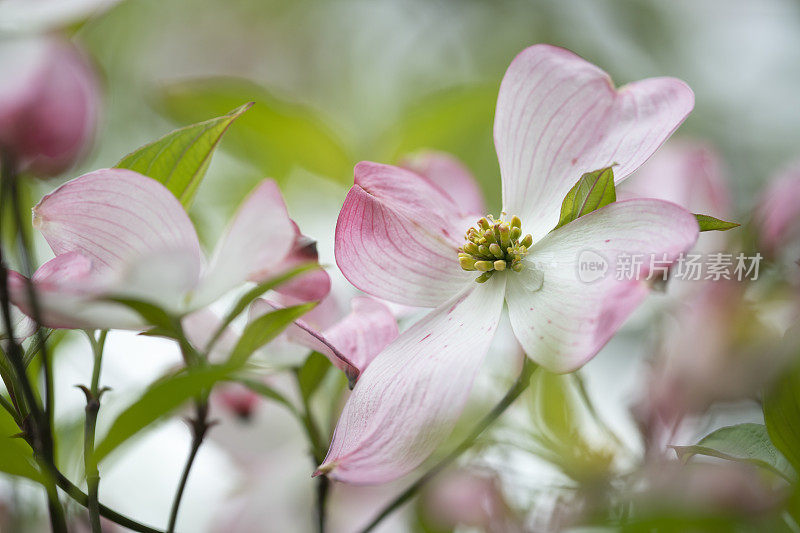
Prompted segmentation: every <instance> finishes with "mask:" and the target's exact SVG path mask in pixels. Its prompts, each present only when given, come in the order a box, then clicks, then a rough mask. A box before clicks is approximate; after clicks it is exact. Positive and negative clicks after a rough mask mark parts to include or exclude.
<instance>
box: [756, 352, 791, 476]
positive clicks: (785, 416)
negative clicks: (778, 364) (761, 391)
mask: <svg viewBox="0 0 800 533" xmlns="http://www.w3.org/2000/svg"><path fill="white" fill-rule="evenodd" d="M762 406H763V409H764V422H765V423H766V426H767V431H768V432H769V437H770V439H771V440H772V443H773V444H774V445H775V447H776V448H777V449H778V450H780V451H781V453H783V455H784V457H786V459H788V460H789V463H791V465H792V466H793V467H794V469H795V471H797V472H800V365H795V366H794V367H793V368H791V369H790V370H789V371H788V372H787V373H786V374H784V375H783V376H781V378H780V379H779V380H778V381H777V382H776V384H775V386H774V387H773V388H772V390H770V391H768V392H767V393H766V394H765V395H764V399H763V402H762Z"/></svg>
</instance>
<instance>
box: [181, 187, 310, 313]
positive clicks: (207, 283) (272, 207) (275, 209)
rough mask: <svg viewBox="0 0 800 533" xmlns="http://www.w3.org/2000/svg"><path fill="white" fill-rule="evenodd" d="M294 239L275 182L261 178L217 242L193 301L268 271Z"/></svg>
mask: <svg viewBox="0 0 800 533" xmlns="http://www.w3.org/2000/svg"><path fill="white" fill-rule="evenodd" d="M294 241H295V230H294V225H293V222H292V221H291V220H290V219H289V214H288V213H287V212H286V204H284V202H283V196H281V192H280V189H279V188H278V185H277V184H276V183H275V182H274V181H273V180H264V181H262V182H261V183H260V184H259V185H258V186H257V187H256V188H255V189H254V190H253V191H252V192H251V193H250V194H249V195H248V196H247V198H245V200H244V202H242V205H240V206H239V209H238V210H237V211H236V214H235V215H234V217H233V220H232V221H231V223H230V224H229V226H228V228H227V230H226V231H225V233H224V234H223V236H222V238H220V241H219V242H218V243H217V248H216V250H215V252H214V257H213V258H212V260H211V262H210V264H209V267H208V269H207V271H206V272H205V274H204V276H203V280H202V282H201V286H200V288H199V289H198V291H197V294H196V295H195V298H194V301H193V304H194V305H195V306H197V307H201V306H203V305H206V304H208V303H210V302H213V301H214V300H216V299H217V298H219V297H220V296H222V295H223V294H225V293H226V292H227V291H229V290H230V289H233V288H234V287H237V286H239V285H240V284H242V283H243V282H244V281H246V280H248V279H258V278H259V276H260V274H261V273H262V272H267V271H272V270H273V269H275V268H276V267H278V266H279V265H281V264H282V263H283V261H285V260H286V257H287V255H288V254H289V252H290V251H291V249H292V246H293V245H294Z"/></svg>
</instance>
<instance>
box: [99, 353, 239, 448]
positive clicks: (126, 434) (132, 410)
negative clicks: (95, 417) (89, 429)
mask: <svg viewBox="0 0 800 533" xmlns="http://www.w3.org/2000/svg"><path fill="white" fill-rule="evenodd" d="M239 369H240V367H236V366H232V365H207V366H203V367H199V368H193V369H190V370H186V371H183V372H180V373H178V374H175V375H171V376H168V377H165V378H163V379H161V380H159V381H157V382H156V383H154V384H153V385H152V386H150V387H149V388H148V389H147V390H146V391H145V392H144V393H143V394H142V395H141V396H140V397H139V399H138V400H136V401H135V402H134V403H133V404H132V405H130V406H128V408H127V409H125V410H124V411H123V412H122V413H120V415H119V416H118V417H117V418H116V420H114V422H113V424H112V425H111V428H110V429H109V430H108V433H107V434H106V436H105V438H104V439H103V440H102V442H100V444H99V445H98V446H97V450H96V452H95V458H96V460H97V462H98V463H99V462H100V461H101V460H102V459H103V458H105V457H107V456H108V454H109V453H111V452H113V451H114V450H115V449H117V448H118V447H119V446H120V445H121V444H123V443H125V442H126V441H127V440H128V439H130V438H131V437H133V436H134V435H136V434H137V433H139V432H140V431H142V430H143V429H144V428H146V427H148V426H149V425H151V424H152V423H154V422H156V421H158V420H160V419H162V418H164V417H166V416H167V415H169V414H170V413H172V412H173V411H175V410H176V409H178V408H179V407H180V406H182V405H183V404H185V403H186V402H187V401H189V400H192V399H194V398H196V397H197V396H199V395H201V394H203V393H204V392H206V391H208V390H209V389H210V388H211V387H213V386H214V384H215V383H217V382H219V381H222V380H225V379H227V378H228V377H229V376H231V375H232V374H233V373H234V372H236V371H238V370H239Z"/></svg>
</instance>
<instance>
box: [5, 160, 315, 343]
mask: <svg viewBox="0 0 800 533" xmlns="http://www.w3.org/2000/svg"><path fill="white" fill-rule="evenodd" d="M34 226H35V227H36V228H37V229H39V231H40V232H41V233H42V235H43V236H44V237H45V239H46V240H47V242H48V243H49V244H50V247H51V248H52V249H53V252H54V253H55V254H56V256H55V258H54V259H52V260H50V261H48V262H47V263H45V264H44V265H42V266H41V267H40V268H39V269H38V270H37V271H36V273H34V275H33V282H34V284H35V286H36V290H37V293H38V296H39V300H40V301H39V304H40V307H41V312H42V317H41V318H42V321H43V323H44V324H45V325H47V326H49V327H56V328H99V329H111V328H114V329H140V328H143V327H145V326H146V325H147V324H145V323H144V322H143V319H142V318H141V317H140V316H139V315H138V314H137V313H134V312H133V311H132V310H130V309H128V308H127V307H124V306H122V305H119V304H116V303H113V302H109V301H107V300H105V301H104V299H107V298H109V297H128V298H135V299H141V300H145V301H149V302H152V303H155V304H157V305H159V306H161V307H162V308H164V309H167V310H169V311H171V312H173V313H176V314H184V313H187V312H190V311H192V310H195V309H199V308H202V307H204V306H206V305H208V304H209V303H211V302H213V301H215V300H216V299H217V298H219V297H220V296H222V295H223V294H224V293H226V292H227V291H228V290H230V289H233V288H236V287H238V286H240V285H242V284H243V283H245V282H247V281H253V282H259V281H263V280H265V279H267V278H270V277H272V276H273V275H275V274H276V273H278V272H281V271H282V270H283V269H284V266H285V264H286V262H288V261H293V260H294V259H293V256H295V255H297V253H298V250H297V246H296V243H297V241H298V239H299V233H298V232H297V229H296V226H295V225H294V224H293V222H292V221H291V220H290V219H289V216H288V214H287V212H286V206H285V205H284V203H283V199H282V197H281V194H280V191H279V189H278V187H277V185H276V184H275V183H274V182H273V181H271V180H264V181H262V182H261V183H260V184H259V185H258V186H257V187H256V188H255V190H254V191H253V192H251V193H250V195H249V196H248V197H247V198H246V199H245V201H244V202H243V203H242V205H241V206H240V207H239V210H238V211H237V213H236V214H235V215H234V218H233V220H232V222H231V224H230V225H229V227H228V228H227V230H226V232H225V234H224V235H223V237H222V238H221V239H220V241H219V243H218V245H217V248H216V250H215V253H214V255H213V257H212V258H211V259H210V260H208V261H207V260H206V258H205V257H204V255H203V253H202V251H201V250H200V243H199V242H198V239H197V233H196V232H195V229H194V226H193V225H192V222H191V221H190V220H189V216H188V215H187V214H186V211H185V210H184V209H183V207H182V206H181V204H180V202H178V200H177V199H176V198H175V196H173V194H172V193H171V192H169V191H168V190H167V189H166V188H165V187H164V186H163V185H161V184H160V183H159V182H157V181H155V180H153V179H151V178H148V177H146V176H143V175H141V174H138V173H136V172H133V171H130V170H124V169H104V170H98V171H95V172H91V173H89V174H85V175H83V176H81V177H79V178H76V179H74V180H72V181H70V182H68V183H66V184H64V185H62V186H61V187H59V188H58V189H56V190H55V191H54V192H52V193H50V194H48V195H47V196H45V197H44V198H43V199H42V200H41V201H40V202H39V204H38V205H37V206H36V207H35V208H34ZM301 252H302V253H305V254H306V260H309V261H310V260H313V259H312V257H311V255H309V254H307V250H305V248H303V249H302V250H301ZM312 281H313V283H314V284H317V285H318V286H317V287H315V288H314V290H312V291H308V290H304V291H303V295H304V296H307V295H308V294H315V295H320V297H321V296H324V294H325V293H327V291H328V290H329V287H330V281H329V280H328V278H327V276H325V277H318V276H314V277H313V278H312ZM26 284H27V282H26V281H25V280H24V278H23V277H22V276H21V275H20V274H18V273H16V272H11V273H10V275H9V286H10V291H11V297H12V300H13V302H14V304H15V305H17V306H18V307H19V308H20V309H21V310H23V312H25V313H27V314H28V315H30V314H31V313H30V305H29V302H28V298H27V291H26V287H25V286H26Z"/></svg>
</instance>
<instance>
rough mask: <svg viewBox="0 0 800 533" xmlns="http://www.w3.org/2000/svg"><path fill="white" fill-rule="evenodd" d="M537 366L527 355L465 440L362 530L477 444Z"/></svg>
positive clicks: (387, 513) (378, 520)
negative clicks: (499, 395)
mask: <svg viewBox="0 0 800 533" xmlns="http://www.w3.org/2000/svg"><path fill="white" fill-rule="evenodd" d="M536 368H537V365H536V363H534V362H532V361H531V360H530V359H528V357H527V356H526V357H525V361H524V362H523V364H522V371H521V372H520V374H519V376H518V377H517V380H516V381H515V382H514V384H513V385H512V386H511V388H510V389H508V392H506V394H505V396H503V399H502V400H500V402H499V403H498V404H497V405H495V406H494V409H492V410H491V411H490V412H489V413H488V414H487V415H486V416H484V417H483V418H482V419H481V421H480V422H478V425H477V426H475V428H474V429H473V430H472V432H470V434H469V435H468V436H467V437H466V438H465V439H464V440H463V441H461V443H460V444H459V445H458V446H457V447H456V448H455V449H454V450H453V451H451V452H450V453H449V454H447V455H446V456H445V457H444V458H442V459H441V460H440V461H439V462H438V463H436V464H435V465H434V466H433V467H432V468H431V469H430V470H428V471H427V472H425V473H424V474H423V475H422V477H420V478H419V479H418V480H417V481H415V482H414V483H413V484H412V485H411V486H410V487H408V488H407V489H406V490H405V491H403V492H402V493H401V494H400V495H399V496H397V498H395V499H394V500H392V501H391V502H390V503H389V504H388V505H387V506H386V507H384V508H383V510H382V511H381V512H380V513H378V516H376V517H375V519H374V520H373V521H372V522H370V523H369V525H368V526H367V527H365V528H364V529H363V530H362V533H368V532H369V531H372V530H373V529H375V528H376V527H377V526H378V524H380V523H381V522H382V521H383V519H384V518H386V517H387V516H389V515H390V514H392V513H393V512H394V511H396V510H397V509H398V508H399V507H401V506H402V505H403V504H404V503H406V502H407V501H408V500H410V499H411V498H413V497H414V496H415V495H416V494H417V493H418V492H419V490H420V489H421V488H422V487H423V486H424V485H425V484H426V483H428V482H429V481H430V480H431V479H433V478H434V477H435V476H436V475H438V474H439V473H440V472H441V471H442V470H444V469H445V468H447V467H448V466H449V465H450V464H451V463H452V462H453V461H455V460H456V459H458V458H459V457H460V456H461V454H463V453H464V452H465V451H467V450H468V449H469V448H471V447H472V445H473V444H475V441H476V440H477V439H478V437H480V435H481V433H483V432H484V431H486V428H488V427H489V426H491V425H492V424H493V423H494V422H495V421H496V420H497V419H498V418H499V417H500V415H502V414H503V413H504V412H505V411H506V409H508V407H509V406H510V405H511V404H512V403H514V401H515V400H516V399H517V398H519V396H520V394H522V393H523V392H524V391H525V389H527V388H528V385H529V384H530V382H531V375H533V371H534V370H536Z"/></svg>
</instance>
